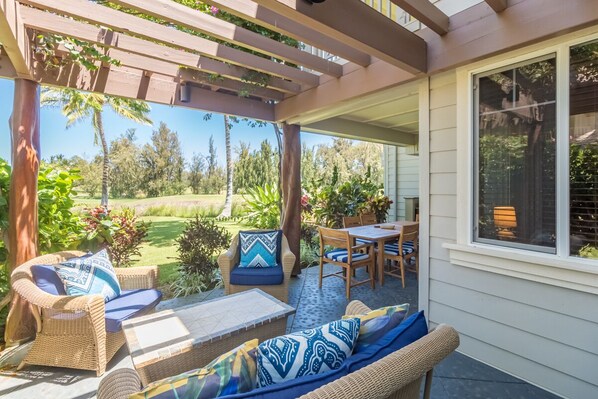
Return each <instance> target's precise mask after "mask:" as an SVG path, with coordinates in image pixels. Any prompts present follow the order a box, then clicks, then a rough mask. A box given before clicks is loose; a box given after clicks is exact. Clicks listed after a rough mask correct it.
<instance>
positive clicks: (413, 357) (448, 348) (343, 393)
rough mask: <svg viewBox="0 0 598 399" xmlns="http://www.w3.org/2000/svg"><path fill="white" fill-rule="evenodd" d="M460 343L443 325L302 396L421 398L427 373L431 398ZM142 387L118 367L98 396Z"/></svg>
mask: <svg viewBox="0 0 598 399" xmlns="http://www.w3.org/2000/svg"><path fill="white" fill-rule="evenodd" d="M370 310H371V309H369V308H368V307H367V306H365V305H364V304H363V303H361V302H360V301H352V302H350V303H349V305H348V306H347V309H346V312H345V313H346V314H351V315H354V314H364V313H367V312H369V311H370ZM458 346H459V335H458V334H457V332H456V331H455V330H454V329H453V328H452V327H450V326H448V325H446V324H441V325H439V326H438V327H436V329H434V330H433V331H431V332H430V333H429V334H427V335H425V336H424V337H422V338H420V339H418V340H417V341H415V342H413V343H412V344H410V345H407V346H405V347H404V348H402V349H399V350H397V351H394V352H392V353H390V354H388V355H387V356H385V357H383V358H382V359H380V360H378V361H375V362H373V363H371V364H369V365H367V366H365V367H363V368H361V369H359V370H357V371H354V372H352V373H350V374H348V375H345V376H344V377H341V378H339V379H337V380H334V381H332V382H330V383H328V384H326V385H323V386H321V387H319V388H317V389H315V390H313V391H311V392H309V393H307V394H305V395H303V396H301V399H385V398H392V399H416V398H419V397H420V387H421V384H422V380H423V378H424V376H425V377H426V381H425V387H424V398H426V399H428V398H429V397H430V389H431V383H432V368H433V367H434V366H435V365H436V364H438V363H439V362H440V361H441V360H443V359H444V358H445V357H447V356H448V355H449V354H451V353H452V352H453V351H454V350H455V349H456V348H457V347H458ZM141 388H142V386H141V382H140V379H139V376H138V374H137V372H135V370H132V369H118V370H115V371H113V372H111V373H110V374H108V375H107V376H106V377H105V378H104V379H103V380H102V381H101V383H100V386H99V388H98V395H97V398H98V399H126V398H128V397H129V395H131V394H133V393H135V392H138V391H139V390H140V389H141ZM285 399H286V398H285ZM288 399H290V398H288Z"/></svg>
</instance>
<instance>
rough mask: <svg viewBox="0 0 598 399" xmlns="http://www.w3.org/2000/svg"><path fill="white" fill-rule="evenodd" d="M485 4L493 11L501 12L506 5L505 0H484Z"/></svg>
mask: <svg viewBox="0 0 598 399" xmlns="http://www.w3.org/2000/svg"><path fill="white" fill-rule="evenodd" d="M485 1H486V4H488V5H489V6H490V7H491V8H492V9H493V10H494V12H501V11H504V10H505V9H506V8H507V7H508V4H507V0H485Z"/></svg>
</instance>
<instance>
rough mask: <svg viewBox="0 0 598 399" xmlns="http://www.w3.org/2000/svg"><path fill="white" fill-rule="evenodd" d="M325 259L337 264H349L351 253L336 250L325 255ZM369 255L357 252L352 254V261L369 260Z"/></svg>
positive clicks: (344, 250)
mask: <svg viewBox="0 0 598 399" xmlns="http://www.w3.org/2000/svg"><path fill="white" fill-rule="evenodd" d="M324 257H325V258H327V259H330V260H333V261H335V262H341V263H347V262H348V261H349V251H347V250H346V249H334V250H332V251H328V252H326V253H325V254H324ZM369 257H370V256H369V255H368V254H362V253H359V252H355V253H353V254H352V257H351V259H352V260H353V262H357V261H362V260H367V259H369Z"/></svg>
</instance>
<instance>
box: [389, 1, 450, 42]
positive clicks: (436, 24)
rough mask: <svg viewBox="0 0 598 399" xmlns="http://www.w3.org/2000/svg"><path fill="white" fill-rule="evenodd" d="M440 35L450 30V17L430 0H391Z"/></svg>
mask: <svg viewBox="0 0 598 399" xmlns="http://www.w3.org/2000/svg"><path fill="white" fill-rule="evenodd" d="M390 1H392V2H393V3H395V4H396V5H397V6H399V7H401V8H402V9H403V10H405V11H406V12H407V13H409V14H411V15H412V16H414V17H415V18H417V20H418V21H420V22H421V23H422V24H424V25H426V26H427V27H428V28H430V29H432V30H433V31H434V32H436V33H438V34H439V35H441V36H442V35H444V34H446V33H447V32H448V30H449V17H448V15H446V14H445V13H443V12H442V11H440V9H438V7H436V6H435V5H434V4H432V3H430V1H429V0H390Z"/></svg>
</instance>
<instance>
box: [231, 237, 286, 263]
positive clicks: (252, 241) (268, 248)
mask: <svg viewBox="0 0 598 399" xmlns="http://www.w3.org/2000/svg"><path fill="white" fill-rule="evenodd" d="M281 240H282V231H280V230H274V231H241V232H240V233H239V247H240V250H241V257H240V261H239V267H274V266H276V265H278V264H279V263H280V243H281Z"/></svg>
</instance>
